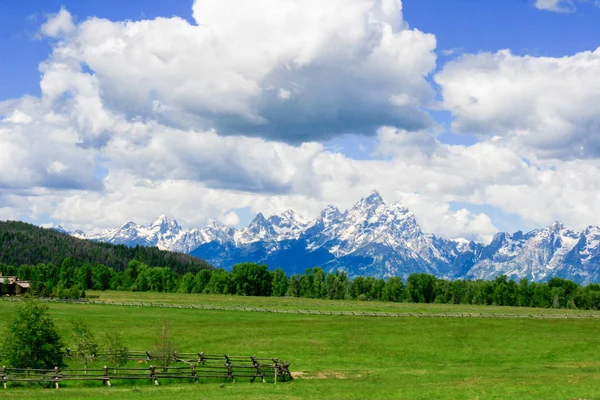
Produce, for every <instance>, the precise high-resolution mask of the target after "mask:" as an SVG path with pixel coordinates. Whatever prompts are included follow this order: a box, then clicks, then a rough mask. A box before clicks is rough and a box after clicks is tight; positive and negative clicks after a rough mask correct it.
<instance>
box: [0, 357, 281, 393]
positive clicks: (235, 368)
mask: <svg viewBox="0 0 600 400" xmlns="http://www.w3.org/2000/svg"><path fill="white" fill-rule="evenodd" d="M141 353H145V354H147V355H148V356H149V357H150V359H151V353H148V352H130V355H132V356H133V355H137V354H141ZM104 355H108V354H107V353H104ZM99 356H100V354H99ZM192 356H193V361H194V362H193V363H189V362H188V361H186V360H185V358H190V357H192ZM174 357H175V361H177V362H186V364H187V365H185V366H150V367H148V368H109V367H106V366H105V367H104V368H100V369H98V368H96V369H94V368H89V369H64V370H63V369H60V368H58V367H55V368H53V369H26V368H8V367H2V369H1V370H0V381H2V384H3V386H4V388H5V389H6V388H7V387H8V383H10V382H37V383H46V384H54V385H55V387H56V388H57V389H58V388H59V385H60V383H62V382H67V381H102V382H103V383H104V384H105V385H106V386H112V383H111V382H112V381H115V380H148V381H150V382H152V383H153V384H154V385H158V384H159V380H165V379H169V380H187V381H192V382H198V381H199V380H200V379H223V380H225V381H230V382H235V380H236V379H248V380H250V381H251V382H254V381H255V380H256V379H259V380H260V381H261V382H267V381H270V380H271V379H272V381H273V382H274V383H277V382H278V381H279V382H286V381H289V380H292V374H291V373H290V370H289V364H288V363H287V362H282V361H279V359H277V358H257V357H256V356H249V357H246V356H230V355H228V354H225V355H214V354H204V353H174ZM261 361H270V363H266V362H261Z"/></svg>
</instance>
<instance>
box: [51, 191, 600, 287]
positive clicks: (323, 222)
mask: <svg viewBox="0 0 600 400" xmlns="http://www.w3.org/2000/svg"><path fill="white" fill-rule="evenodd" d="M55 229H56V230H59V231H63V232H66V233H69V234H71V235H73V236H77V237H81V238H85V239H90V240H96V241H103V242H109V243H114V244H126V245H129V246H135V245H142V246H157V247H159V248H161V249H165V250H172V251H178V252H183V253H190V254H193V255H196V256H198V257H201V258H204V259H206V260H207V261H209V262H211V263H213V264H214V265H218V266H222V267H225V268H229V267H231V266H232V265H233V264H235V263H237V262H242V261H254V262H261V263H266V264H268V265H270V266H271V267H282V268H283V269H284V270H285V271H286V272H288V273H297V272H303V271H304V269H306V268H309V267H313V266H315V265H320V266H322V267H323V268H325V269H326V270H328V271H333V270H337V269H342V270H345V271H346V272H348V274H349V275H350V276H357V275H373V276H378V277H386V276H395V275H399V276H402V277H404V278H406V277H407V276H408V275H409V274H411V273H413V272H426V273H431V274H434V275H436V276H439V277H445V278H453V279H455V278H468V279H493V278H494V277H496V276H498V275H500V274H505V275H508V276H509V277H510V278H513V279H521V278H528V279H530V280H534V281H543V280H547V279H549V278H550V277H552V276H559V277H564V278H569V279H573V280H575V281H578V282H592V281H598V280H600V272H599V271H600V269H599V266H600V228H599V227H593V226H590V227H588V228H587V229H586V230H585V231H583V232H575V231H572V230H569V229H567V228H565V227H564V226H563V225H562V224H561V223H558V222H557V223H554V224H552V225H550V226H549V227H546V228H543V229H538V230H534V231H531V232H528V233H523V232H520V231H518V232H515V233H513V234H509V233H504V232H502V233H498V234H496V235H495V236H494V238H493V240H492V242H491V243H490V244H488V245H484V244H481V243H475V242H472V241H467V240H463V239H459V240H447V239H444V238H439V237H436V236H435V235H432V234H427V233H424V232H423V231H422V230H421V228H420V226H419V224H418V223H417V220H416V218H415V215H414V214H413V213H412V212H411V211H410V210H408V209H407V208H406V207H404V206H403V205H401V204H399V203H394V204H391V205H389V206H388V205H386V203H385V202H384V200H383V198H382V197H381V196H380V195H379V193H377V192H376V191H374V192H372V193H370V194H369V196H367V197H365V198H363V199H361V200H360V201H359V202H357V203H356V204H355V205H354V206H353V207H351V208H350V209H349V210H347V211H345V212H343V213H342V212H340V210H338V209H337V208H336V207H335V206H333V205H330V206H327V207H326V208H325V209H324V210H323V211H322V212H321V213H320V214H319V215H318V216H317V217H316V218H315V219H313V220H307V219H305V218H303V217H302V216H299V215H298V214H296V213H295V212H294V211H293V210H287V211H285V212H283V213H282V214H279V215H272V216H270V217H269V218H265V216H264V215H263V214H261V213H259V214H258V215H257V216H256V217H255V218H254V220H252V222H251V223H250V224H249V225H248V226H247V227H246V228H241V229H233V228H228V227H224V226H222V225H219V224H217V223H215V222H212V223H210V224H209V225H207V226H206V227H204V228H202V229H190V230H184V229H182V228H181V226H179V224H178V223H177V221H175V220H172V219H169V218H168V217H167V216H165V215H162V216H160V217H159V218H158V219H156V220H155V221H154V222H152V223H151V224H150V225H149V226H143V225H138V224H136V223H134V222H128V223H126V224H124V225H122V226H121V227H119V228H115V229H109V230H106V231H103V232H100V233H98V234H88V235H86V234H85V233H83V232H81V231H77V232H69V231H67V230H66V229H65V228H63V227H60V226H59V227H56V228H55Z"/></svg>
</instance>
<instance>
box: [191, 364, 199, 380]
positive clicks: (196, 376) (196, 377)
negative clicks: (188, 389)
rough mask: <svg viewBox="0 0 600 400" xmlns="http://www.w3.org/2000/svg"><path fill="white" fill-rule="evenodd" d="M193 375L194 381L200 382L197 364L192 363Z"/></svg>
mask: <svg viewBox="0 0 600 400" xmlns="http://www.w3.org/2000/svg"><path fill="white" fill-rule="evenodd" d="M192 377H193V378H194V382H195V383H198V374H197V373H196V366H195V365H194V364H192Z"/></svg>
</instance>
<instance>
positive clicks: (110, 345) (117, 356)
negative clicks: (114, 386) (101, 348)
mask: <svg viewBox="0 0 600 400" xmlns="http://www.w3.org/2000/svg"><path fill="white" fill-rule="evenodd" d="M105 341H106V351H107V352H108V362H109V364H110V365H111V366H112V367H113V368H114V370H115V373H117V367H120V366H123V365H125V364H127V361H128V360H129V349H128V348H127V347H125V346H124V345H123V342H122V341H121V334H120V333H119V332H116V331H114V332H109V333H107V334H106V336H105Z"/></svg>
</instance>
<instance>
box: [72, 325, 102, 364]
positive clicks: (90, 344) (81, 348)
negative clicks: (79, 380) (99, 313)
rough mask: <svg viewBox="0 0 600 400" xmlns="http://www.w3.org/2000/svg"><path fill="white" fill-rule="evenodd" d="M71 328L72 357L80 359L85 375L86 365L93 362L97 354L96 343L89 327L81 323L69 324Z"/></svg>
mask: <svg viewBox="0 0 600 400" xmlns="http://www.w3.org/2000/svg"><path fill="white" fill-rule="evenodd" d="M71 325H72V327H73V339H74V341H75V348H74V350H73V355H75V356H77V357H79V358H81V359H82V360H83V364H84V365H85V373H86V374H87V368H88V364H89V363H90V362H91V361H93V360H94V358H95V357H96V353H97V352H98V342H97V341H96V337H95V336H94V334H93V332H92V331H91V330H90V327H89V326H88V325H87V324H86V323H85V322H83V321H81V320H78V321H73V322H71Z"/></svg>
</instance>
